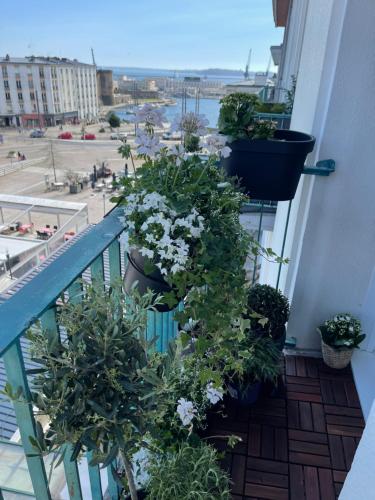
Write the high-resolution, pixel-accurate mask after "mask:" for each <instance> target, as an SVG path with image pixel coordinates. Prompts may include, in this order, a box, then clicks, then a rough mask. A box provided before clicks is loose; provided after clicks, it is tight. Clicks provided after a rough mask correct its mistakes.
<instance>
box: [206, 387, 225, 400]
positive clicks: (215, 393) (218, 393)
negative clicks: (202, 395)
mask: <svg viewBox="0 0 375 500" xmlns="http://www.w3.org/2000/svg"><path fill="white" fill-rule="evenodd" d="M223 394H224V393H223V390H222V389H216V388H215V387H214V386H213V383H212V382H210V383H209V384H208V385H207V387H206V397H207V399H208V400H209V402H210V403H211V404H213V405H215V404H216V403H217V402H218V401H220V400H222V399H223Z"/></svg>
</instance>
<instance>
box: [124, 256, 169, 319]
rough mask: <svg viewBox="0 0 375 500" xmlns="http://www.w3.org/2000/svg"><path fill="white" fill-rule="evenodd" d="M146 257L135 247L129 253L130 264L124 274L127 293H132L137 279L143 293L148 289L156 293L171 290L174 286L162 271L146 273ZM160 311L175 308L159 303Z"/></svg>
mask: <svg viewBox="0 0 375 500" xmlns="http://www.w3.org/2000/svg"><path fill="white" fill-rule="evenodd" d="M144 263H145V259H144V258H143V257H142V255H141V254H140V253H139V251H138V250H135V249H133V250H132V251H131V252H130V254H128V265H127V267H126V270H125V276H124V289H125V292H126V293H130V291H131V289H132V286H133V285H134V283H135V282H136V281H137V282H138V283H137V285H136V286H137V289H138V291H139V293H140V294H141V295H143V294H145V293H146V292H147V289H149V290H151V291H153V292H154V294H155V295H158V294H163V293H166V292H170V291H171V290H172V288H171V287H170V286H169V285H168V283H166V282H165V281H164V279H163V276H162V275H161V273H160V271H159V270H158V269H156V270H155V271H153V272H152V273H151V274H147V275H146V274H145V273H144ZM155 309H156V310H157V311H159V312H167V311H171V310H172V309H173V308H170V307H168V306H167V305H166V304H159V305H157V306H155Z"/></svg>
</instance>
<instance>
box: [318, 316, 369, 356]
mask: <svg viewBox="0 0 375 500" xmlns="http://www.w3.org/2000/svg"><path fill="white" fill-rule="evenodd" d="M319 330H320V333H321V335H322V339H323V342H325V343H326V344H327V345H329V346H331V347H333V348H334V349H340V348H347V349H354V348H356V347H358V346H359V344H360V343H361V342H362V341H363V340H364V338H365V337H366V335H365V334H363V333H362V328H361V322H360V321H359V320H358V319H357V318H355V317H354V316H353V315H351V314H349V313H340V314H336V315H335V316H333V318H331V319H329V320H327V321H325V322H324V324H323V325H322V326H321V327H320V328H319Z"/></svg>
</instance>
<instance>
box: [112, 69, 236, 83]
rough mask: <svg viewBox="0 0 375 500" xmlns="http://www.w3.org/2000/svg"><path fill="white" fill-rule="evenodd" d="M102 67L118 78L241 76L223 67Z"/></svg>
mask: <svg viewBox="0 0 375 500" xmlns="http://www.w3.org/2000/svg"><path fill="white" fill-rule="evenodd" d="M103 69H111V70H112V71H113V76H114V77H115V78H119V77H121V76H124V75H126V76H127V77H129V78H135V79H137V80H138V79H143V78H158V77H159V78H184V77H185V76H199V77H201V78H207V79H210V80H220V81H223V82H225V81H230V80H239V79H241V78H242V77H243V72H242V71H241V70H233V69H223V68H207V69H178V70H173V69H163V68H136V67H121V66H112V67H110V66H107V67H103Z"/></svg>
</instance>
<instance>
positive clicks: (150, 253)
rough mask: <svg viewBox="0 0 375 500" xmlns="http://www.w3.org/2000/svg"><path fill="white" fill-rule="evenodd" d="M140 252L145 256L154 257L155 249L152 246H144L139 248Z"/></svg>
mask: <svg viewBox="0 0 375 500" xmlns="http://www.w3.org/2000/svg"><path fill="white" fill-rule="evenodd" d="M139 253H140V254H141V255H143V257H148V258H149V259H152V258H153V257H154V251H153V250H151V249H150V248H145V247H142V248H140V249H139Z"/></svg>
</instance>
